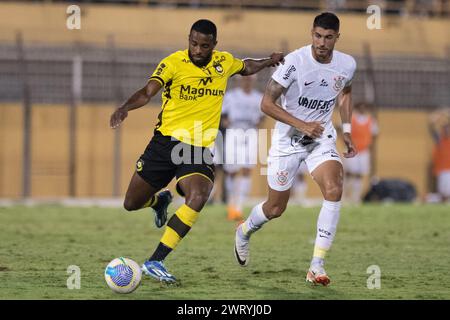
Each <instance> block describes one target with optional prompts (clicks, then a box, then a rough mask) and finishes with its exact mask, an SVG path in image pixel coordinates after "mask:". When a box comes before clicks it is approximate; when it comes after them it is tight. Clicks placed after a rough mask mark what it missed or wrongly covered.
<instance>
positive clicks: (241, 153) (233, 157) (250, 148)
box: [223, 135, 258, 173]
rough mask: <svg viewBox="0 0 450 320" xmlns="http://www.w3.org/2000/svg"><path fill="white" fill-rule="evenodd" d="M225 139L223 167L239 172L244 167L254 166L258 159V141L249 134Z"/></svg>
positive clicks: (230, 171) (226, 169) (231, 171)
mask: <svg viewBox="0 0 450 320" xmlns="http://www.w3.org/2000/svg"><path fill="white" fill-rule="evenodd" d="M235 138H236V139H225V157H224V165H223V168H224V170H225V171H227V172H229V173H235V172H238V171H239V170H240V169H242V168H247V169H251V168H253V167H254V166H255V165H256V163H257V160H258V143H255V141H251V140H252V138H251V137H249V136H245V135H244V136H242V137H239V138H237V137H235Z"/></svg>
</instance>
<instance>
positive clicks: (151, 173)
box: [110, 20, 283, 283]
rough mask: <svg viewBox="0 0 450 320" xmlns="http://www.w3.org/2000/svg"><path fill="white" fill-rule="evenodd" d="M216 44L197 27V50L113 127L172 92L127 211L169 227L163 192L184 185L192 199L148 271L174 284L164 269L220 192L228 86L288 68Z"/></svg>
mask: <svg viewBox="0 0 450 320" xmlns="http://www.w3.org/2000/svg"><path fill="white" fill-rule="evenodd" d="M216 38H217V29H216V26H215V25H214V23H212V22H211V21H209V20H198V21H197V22H195V23H194V24H193V25H192V28H191V30H190V33H189V49H188V50H184V51H177V52H175V53H173V54H171V55H170V56H168V57H166V58H165V59H163V60H162V61H161V62H160V63H159V65H158V67H157V68H156V70H155V71H154V73H153V75H152V76H151V77H150V80H149V81H148V82H147V84H146V86H145V87H143V88H142V89H140V90H138V91H137V92H135V93H134V94H133V95H132V96H131V97H130V98H129V99H128V100H127V101H126V102H125V103H124V104H123V105H122V106H121V107H119V108H118V109H117V110H116V111H115V112H114V113H113V114H112V115H111V120H110V126H111V127H112V128H116V127H117V126H119V125H120V123H121V122H122V121H123V120H124V119H125V118H126V117H127V115H128V111H130V110H134V109H137V108H140V107H142V106H144V105H145V104H147V103H148V102H149V101H150V99H151V98H152V97H153V96H154V95H155V94H156V93H157V92H158V91H159V90H160V89H161V88H163V89H164V90H163V92H162V100H163V101H162V111H161V113H160V114H159V116H158V119H159V122H158V123H157V125H156V128H155V131H154V136H153V138H152V139H151V141H150V143H149V144H148V146H147V148H146V149H145V151H144V153H143V154H142V155H141V157H140V158H139V160H138V161H137V163H136V171H135V173H134V174H133V176H132V178H131V181H130V184H129V186H128V190H127V193H126V196H125V201H124V207H125V209H126V210H128V211H132V210H138V209H142V208H147V207H151V208H153V210H154V212H155V223H156V226H157V227H159V228H160V227H162V226H163V225H164V224H165V222H166V220H167V206H168V205H169V203H170V202H171V200H172V195H171V193H170V191H168V190H165V191H162V192H160V193H159V194H157V192H158V191H159V190H161V189H162V188H164V187H166V186H167V184H168V183H169V182H170V181H171V180H172V179H173V178H174V177H176V179H177V186H176V188H177V191H178V192H179V193H180V195H182V196H184V197H185V203H184V204H183V205H182V206H181V207H180V208H178V210H177V211H176V212H175V214H174V215H173V216H172V217H171V218H170V219H169V221H168V222H167V226H166V229H165V231H164V234H163V236H162V238H161V240H160V243H159V245H158V246H157V248H156V250H155V252H154V253H153V255H152V256H151V257H150V258H149V259H148V260H147V261H145V262H144V264H143V266H142V270H143V272H144V273H145V274H147V275H149V276H152V277H153V278H155V279H157V280H159V281H163V282H166V283H174V282H176V279H175V277H174V276H173V275H171V274H170V273H169V272H168V271H167V269H166V268H165V266H164V264H163V261H164V259H165V258H166V256H167V255H168V254H169V253H170V252H171V251H172V250H173V249H174V248H175V247H176V246H177V244H178V243H179V242H180V240H181V239H182V238H183V237H184V236H185V235H186V234H187V233H188V232H189V230H190V229H191V227H192V225H193V224H194V223H195V221H196V220H197V218H198V215H199V212H200V211H201V210H202V208H203V206H204V205H205V203H206V201H207V200H208V198H209V194H210V192H211V189H212V187H213V183H214V166H213V163H212V154H211V152H210V151H209V148H208V147H211V146H212V144H213V142H214V140H215V138H216V135H217V132H218V127H219V121H220V115H221V109H222V100H223V97H224V94H225V90H226V86H227V81H228V79H229V78H230V77H232V76H233V75H235V74H240V75H242V76H248V75H251V74H254V73H256V72H258V71H260V70H262V69H263V68H266V67H271V66H276V65H279V63H280V62H283V54H282V53H273V54H272V55H271V56H270V57H269V58H264V59H244V60H240V59H237V58H234V57H233V56H232V55H231V54H230V53H228V52H221V51H216V50H214V48H215V47H216V44H217V40H216Z"/></svg>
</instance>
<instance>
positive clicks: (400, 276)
mask: <svg viewBox="0 0 450 320" xmlns="http://www.w3.org/2000/svg"><path fill="white" fill-rule="evenodd" d="M171 209H172V210H171V212H173V210H174V209H175V207H173V206H172V207H171ZM318 211H319V208H301V207H299V206H290V207H289V208H288V210H287V211H286V212H285V214H284V215H283V216H282V217H281V218H280V219H277V220H274V221H272V222H270V223H268V224H267V225H265V226H264V227H263V229H261V230H260V231H259V232H258V233H256V234H255V235H254V236H253V237H252V241H251V260H250V264H249V266H248V267H246V268H241V267H239V266H238V265H237V263H236V262H235V261H234V256H233V241H234V230H235V223H232V222H229V221H227V220H226V218H225V217H226V215H225V207H223V206H218V205H217V206H207V207H205V209H204V210H203V212H202V213H201V216H200V218H199V220H198V221H197V223H196V224H195V225H194V227H193V229H192V230H191V232H190V233H189V234H188V235H187V236H186V238H185V239H184V240H183V241H182V242H181V243H180V245H179V246H178V248H177V249H176V250H175V251H174V252H172V253H171V255H170V256H169V257H168V258H167V259H166V267H167V268H168V270H169V271H170V272H171V273H173V274H174V275H175V276H176V277H177V278H178V279H179V280H180V281H181V285H180V286H179V287H165V286H162V285H161V284H159V283H158V282H156V281H154V280H153V279H150V278H145V277H144V278H143V281H142V283H141V285H140V287H139V288H138V289H137V290H136V291H135V292H133V293H131V294H128V295H120V294H116V293H113V292H112V291H111V290H110V289H109V288H108V287H107V285H106V283H105V281H104V277H103V272H104V269H105V266H106V265H107V263H108V262H109V261H110V260H112V259H113V258H115V257H120V256H125V257H129V258H131V259H133V260H135V261H137V262H138V263H139V264H141V263H142V262H143V261H144V259H146V258H147V257H148V256H149V255H150V254H151V253H152V252H153V250H154V248H155V247H156V245H157V243H158V241H159V239H160V237H161V235H162V232H163V229H156V227H154V225H153V214H152V213H150V210H148V209H147V210H141V211H138V212H133V213H128V212H125V210H123V209H107V208H67V207H63V206H57V205H55V206H36V207H25V206H13V207H3V208H0V283H1V286H0V299H263V300H264V299H283V300H288V299H289V300H301V299H450V273H449V272H448V270H449V264H450V250H449V245H450V227H449V226H450V207H449V206H443V205H442V206H441V205H370V206H361V207H344V208H343V209H342V211H341V220H340V222H339V226H338V232H337V236H336V239H335V241H334V245H333V247H332V250H331V251H330V252H329V254H328V257H327V260H326V270H327V272H328V274H329V275H330V277H331V281H332V282H331V285H330V286H329V287H311V286H309V285H307V284H306V283H305V274H306V270H307V268H308V265H309V261H310V258H311V254H312V249H313V241H314V237H315V224H316V219H317V215H318ZM247 212H248V210H247ZM70 265H77V266H79V267H80V269H81V288H80V289H73V290H69V289H68V288H67V286H66V282H67V279H68V278H69V276H70V274H68V273H67V268H68V266H70ZM372 265H377V266H378V267H379V268H380V271H381V287H380V289H368V288H367V279H368V278H369V277H370V275H371V274H368V273H367V268H368V267H369V266H372Z"/></svg>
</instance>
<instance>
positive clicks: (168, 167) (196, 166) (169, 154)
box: [136, 131, 214, 196]
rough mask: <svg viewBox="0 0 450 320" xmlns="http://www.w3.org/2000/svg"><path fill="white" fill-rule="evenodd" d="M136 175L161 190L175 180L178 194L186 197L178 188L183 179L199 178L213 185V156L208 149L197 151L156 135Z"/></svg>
mask: <svg viewBox="0 0 450 320" xmlns="http://www.w3.org/2000/svg"><path fill="white" fill-rule="evenodd" d="M136 172H137V173H138V174H139V176H140V177H141V178H142V179H144V180H145V181H146V182H147V183H148V184H150V185H151V186H152V187H154V188H156V189H158V190H160V189H162V188H164V187H166V186H167V185H168V184H169V183H170V181H172V179H173V178H174V177H176V178H177V186H176V188H177V192H178V193H179V194H180V195H182V196H184V194H183V192H182V190H181V189H180V187H179V185H178V182H179V181H180V180H181V179H183V178H186V177H188V176H191V175H194V174H199V175H202V176H204V177H205V178H206V179H209V180H210V181H211V182H213V183H214V164H213V155H212V153H211V151H210V150H209V149H208V148H204V147H195V146H192V145H189V144H186V143H183V142H181V141H178V140H176V139H174V138H172V137H169V136H163V135H162V134H161V132H159V131H155V135H154V136H153V138H152V139H151V140H150V142H149V144H148V145H147V148H145V151H144V153H143V154H142V155H141V157H140V158H139V160H138V161H137V162H136Z"/></svg>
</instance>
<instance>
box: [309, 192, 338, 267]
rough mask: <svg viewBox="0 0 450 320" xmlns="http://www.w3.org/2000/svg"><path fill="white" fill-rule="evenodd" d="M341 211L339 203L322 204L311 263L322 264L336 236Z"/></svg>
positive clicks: (326, 202) (328, 202)
mask: <svg viewBox="0 0 450 320" xmlns="http://www.w3.org/2000/svg"><path fill="white" fill-rule="evenodd" d="M340 209H341V201H336V202H335V201H327V200H324V201H323V203H322V209H320V213H319V218H318V219H317V235H316V242H315V245H314V254H313V261H312V262H311V264H313V263H317V262H320V264H323V259H324V258H325V254H326V252H327V251H328V250H329V249H330V247H331V244H332V243H333V239H334V236H335V234H336V229H337V224H338V222H339V215H340Z"/></svg>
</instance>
